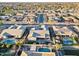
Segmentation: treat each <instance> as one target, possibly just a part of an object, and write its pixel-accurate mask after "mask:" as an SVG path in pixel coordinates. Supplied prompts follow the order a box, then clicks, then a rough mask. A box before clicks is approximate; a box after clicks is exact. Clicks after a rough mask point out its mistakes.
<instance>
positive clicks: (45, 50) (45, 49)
mask: <svg viewBox="0 0 79 59" xmlns="http://www.w3.org/2000/svg"><path fill="white" fill-rule="evenodd" d="M38 52H50V49H48V48H39V49H38Z"/></svg>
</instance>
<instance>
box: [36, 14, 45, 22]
mask: <svg viewBox="0 0 79 59" xmlns="http://www.w3.org/2000/svg"><path fill="white" fill-rule="evenodd" d="M37 16H38V17H37V21H38V22H39V23H43V21H44V17H43V14H37Z"/></svg>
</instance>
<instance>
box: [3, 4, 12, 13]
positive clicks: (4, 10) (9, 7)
mask: <svg viewBox="0 0 79 59" xmlns="http://www.w3.org/2000/svg"><path fill="white" fill-rule="evenodd" d="M2 12H3V13H4V14H13V8H12V7H11V6H5V7H3V9H2Z"/></svg>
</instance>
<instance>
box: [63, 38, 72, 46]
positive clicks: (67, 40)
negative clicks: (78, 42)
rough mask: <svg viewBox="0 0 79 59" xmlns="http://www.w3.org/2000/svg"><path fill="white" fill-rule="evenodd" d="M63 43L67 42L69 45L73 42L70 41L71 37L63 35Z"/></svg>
mask: <svg viewBox="0 0 79 59" xmlns="http://www.w3.org/2000/svg"><path fill="white" fill-rule="evenodd" d="M63 44H68V45H70V44H73V41H72V39H71V38H69V37H64V38H63Z"/></svg>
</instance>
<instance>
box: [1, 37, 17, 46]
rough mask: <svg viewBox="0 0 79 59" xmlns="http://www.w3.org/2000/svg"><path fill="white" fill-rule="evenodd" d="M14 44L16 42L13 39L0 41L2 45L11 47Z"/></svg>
mask: <svg viewBox="0 0 79 59" xmlns="http://www.w3.org/2000/svg"><path fill="white" fill-rule="evenodd" d="M16 42H17V41H16V39H14V38H10V39H4V40H2V41H1V43H2V44H11V45H12V44H16Z"/></svg>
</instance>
